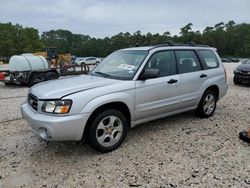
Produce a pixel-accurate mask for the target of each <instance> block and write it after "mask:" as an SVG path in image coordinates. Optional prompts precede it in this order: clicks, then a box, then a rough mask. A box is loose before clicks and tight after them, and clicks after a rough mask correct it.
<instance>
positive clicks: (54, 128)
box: [21, 44, 228, 152]
mask: <svg viewBox="0 0 250 188" xmlns="http://www.w3.org/2000/svg"><path fill="white" fill-rule="evenodd" d="M227 88H228V86H227V84H226V72H225V69H224V67H223V64H222V62H221V60H220V58H219V56H218V54H217V53H216V50H215V49H214V48H211V47H209V46H199V45H194V44H192V45H176V44H165V45H158V46H150V47H136V48H128V49H122V50H118V51H116V52H113V53H112V54H110V55H109V56H108V57H107V58H105V59H104V60H103V61H102V62H101V63H100V64H99V65H98V66H97V67H96V68H94V70H92V71H91V73H90V74H89V75H81V76H75V77H71V78H63V79H59V80H54V81H48V82H44V83H41V84H38V85H36V86H34V87H32V88H31V89H30V91H29V94H28V98H27V101H26V102H25V103H24V104H23V105H22V107H21V110H22V115H23V117H24V119H26V120H27V122H28V123H29V124H30V125H31V127H32V128H33V130H34V132H35V133H36V134H37V135H39V136H40V137H42V138H43V139H45V140H81V139H82V138H83V137H85V138H86V140H87V141H88V143H89V144H90V145H91V146H92V147H93V148H95V149H96V150H98V151H100V152H109V151H112V150H114V149H116V148H117V147H118V146H119V145H121V143H122V142H123V140H124V138H125V136H126V133H127V129H128V128H129V127H134V126H135V125H138V124H141V123H144V122H148V121H151V120H155V119H158V118H162V117H166V116H170V115H174V114H178V113H181V112H185V111H189V110H196V112H197V115H199V116H200V117H203V118H207V117H210V116H211V115H213V113H214V111H215V108H216V103H217V101H218V100H219V99H220V98H222V97H223V96H224V95H225V94H226V92H227Z"/></svg>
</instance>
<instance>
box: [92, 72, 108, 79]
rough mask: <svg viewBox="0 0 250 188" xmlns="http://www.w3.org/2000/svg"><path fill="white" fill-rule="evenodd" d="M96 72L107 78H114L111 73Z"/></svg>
mask: <svg viewBox="0 0 250 188" xmlns="http://www.w3.org/2000/svg"><path fill="white" fill-rule="evenodd" d="M94 73H95V74H99V75H102V76H103V77H106V78H112V76H111V75H109V74H106V73H103V72H98V71H97V72H94Z"/></svg>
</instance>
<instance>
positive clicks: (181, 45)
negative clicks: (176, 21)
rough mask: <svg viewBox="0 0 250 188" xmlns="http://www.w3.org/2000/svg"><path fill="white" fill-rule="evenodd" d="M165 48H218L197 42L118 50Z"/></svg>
mask: <svg viewBox="0 0 250 188" xmlns="http://www.w3.org/2000/svg"><path fill="white" fill-rule="evenodd" d="M163 49H210V50H216V48H213V47H210V46H207V45H196V44H193V43H191V44H173V43H166V44H159V45H155V46H142V47H131V48H125V49H121V50H118V51H127V50H147V51H151V50H157V51H158V50H163Z"/></svg>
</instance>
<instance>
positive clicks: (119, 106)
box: [83, 101, 131, 135]
mask: <svg viewBox="0 0 250 188" xmlns="http://www.w3.org/2000/svg"><path fill="white" fill-rule="evenodd" d="M107 109H114V110H118V111H120V112H121V113H123V114H124V115H125V117H126V118H127V120H128V126H129V127H131V112H130V110H129V107H128V106H127V105H126V104H125V103H124V102H122V101H114V102H109V103H105V104H102V105H100V106H98V107H97V108H96V109H95V110H94V111H93V112H92V113H91V115H90V116H89V118H88V120H87V122H86V126H85V128H84V134H83V135H85V134H86V133H88V129H89V128H90V126H91V122H93V120H94V118H95V117H96V116H97V115H98V114H99V113H101V112H102V111H104V110H107Z"/></svg>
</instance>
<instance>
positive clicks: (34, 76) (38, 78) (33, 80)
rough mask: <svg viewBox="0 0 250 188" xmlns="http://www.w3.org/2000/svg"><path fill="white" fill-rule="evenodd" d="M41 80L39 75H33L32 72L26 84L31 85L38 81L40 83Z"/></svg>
mask: <svg viewBox="0 0 250 188" xmlns="http://www.w3.org/2000/svg"><path fill="white" fill-rule="evenodd" d="M42 81H43V79H42V78H41V77H40V75H35V74H34V75H32V76H31V78H30V80H29V82H28V86H29V87H32V86H33V85H35V84H38V83H40V82H42Z"/></svg>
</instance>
